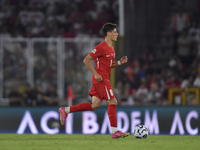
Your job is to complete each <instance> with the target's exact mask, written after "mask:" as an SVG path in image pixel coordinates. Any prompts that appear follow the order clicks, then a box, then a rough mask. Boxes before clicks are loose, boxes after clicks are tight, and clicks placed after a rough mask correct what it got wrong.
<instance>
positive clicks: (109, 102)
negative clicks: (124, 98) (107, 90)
mask: <svg viewBox="0 0 200 150" xmlns="http://www.w3.org/2000/svg"><path fill="white" fill-rule="evenodd" d="M107 102H108V105H111V104H112V105H117V100H116V99H115V98H114V99H111V100H107Z"/></svg>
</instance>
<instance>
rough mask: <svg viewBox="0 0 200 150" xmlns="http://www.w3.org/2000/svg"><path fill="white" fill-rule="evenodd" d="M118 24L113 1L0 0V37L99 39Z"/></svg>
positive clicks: (115, 5) (116, 5)
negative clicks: (107, 28)
mask: <svg viewBox="0 0 200 150" xmlns="http://www.w3.org/2000/svg"><path fill="white" fill-rule="evenodd" d="M108 21H109V22H115V23H117V22H118V1H117V0H93V1H90V0H1V1H0V38H9V37H15V38H22V37H28V38H30V37H64V38H73V37H101V36H102V33H101V32H100V29H101V27H102V25H103V24H104V23H106V22H108Z"/></svg>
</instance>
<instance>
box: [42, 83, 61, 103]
mask: <svg viewBox="0 0 200 150" xmlns="http://www.w3.org/2000/svg"><path fill="white" fill-rule="evenodd" d="M45 100H46V101H47V105H48V106H57V105H58V102H59V101H60V99H59V98H58V95H57V93H56V90H55V88H54V86H52V85H50V86H49V88H48V90H47V92H46V94H45Z"/></svg>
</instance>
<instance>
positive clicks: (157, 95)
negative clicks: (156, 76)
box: [147, 83, 161, 104]
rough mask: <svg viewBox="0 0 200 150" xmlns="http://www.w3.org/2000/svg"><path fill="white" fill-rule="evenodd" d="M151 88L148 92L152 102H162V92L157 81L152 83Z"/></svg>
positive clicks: (149, 100) (148, 97)
mask: <svg viewBox="0 0 200 150" xmlns="http://www.w3.org/2000/svg"><path fill="white" fill-rule="evenodd" d="M150 86H151V89H150V91H149V93H148V94H147V99H148V102H149V103H150V104H161V92H160V91H159V89H158V85H157V83H152V84H151V85H150Z"/></svg>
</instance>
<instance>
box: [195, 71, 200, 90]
mask: <svg viewBox="0 0 200 150" xmlns="http://www.w3.org/2000/svg"><path fill="white" fill-rule="evenodd" d="M193 86H194V87H196V88H199V89H200V72H199V73H198V75H197V76H196V78H195V79H194V82H193Z"/></svg>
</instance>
